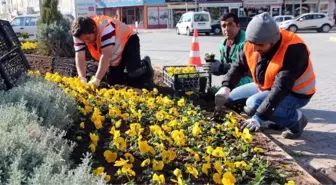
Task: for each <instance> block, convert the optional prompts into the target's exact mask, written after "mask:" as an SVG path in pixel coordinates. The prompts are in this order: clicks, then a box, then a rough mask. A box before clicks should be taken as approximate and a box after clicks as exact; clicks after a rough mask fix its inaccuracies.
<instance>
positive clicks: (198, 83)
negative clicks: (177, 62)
mask: <svg viewBox="0 0 336 185" xmlns="http://www.w3.org/2000/svg"><path fill="white" fill-rule="evenodd" d="M169 67H194V68H195V66H188V65H185V66H164V67H163V82H164V83H165V84H166V85H167V86H168V87H170V88H172V89H174V90H175V91H184V92H187V91H195V92H205V90H206V89H209V88H210V87H211V75H210V74H209V73H207V72H199V71H196V72H194V73H183V74H173V75H172V76H169V75H168V72H167V68H169Z"/></svg>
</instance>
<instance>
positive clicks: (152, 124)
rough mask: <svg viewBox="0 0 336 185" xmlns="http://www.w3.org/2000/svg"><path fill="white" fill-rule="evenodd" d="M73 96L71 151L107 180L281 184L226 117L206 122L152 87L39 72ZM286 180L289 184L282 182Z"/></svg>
mask: <svg viewBox="0 0 336 185" xmlns="http://www.w3.org/2000/svg"><path fill="white" fill-rule="evenodd" d="M45 79H47V80H48V81H52V82H56V83H57V84H58V86H60V87H61V88H63V89H64V91H65V92H66V93H67V94H69V95H71V96H73V97H74V98H76V100H77V102H78V105H79V107H78V109H79V110H80V112H81V120H80V121H79V122H78V123H77V125H75V127H74V128H73V134H74V135H73V137H74V138H73V139H77V140H78V144H79V146H80V147H79V148H77V152H78V153H83V152H85V151H88V150H89V151H91V152H92V153H94V159H95V161H96V163H95V170H94V171H93V173H94V174H95V175H97V176H100V175H102V174H103V173H106V174H107V176H106V177H105V179H106V180H107V181H109V182H112V183H127V182H128V183H130V182H133V183H136V184H138V183H145V184H148V183H162V184H163V183H173V182H174V183H177V184H190V183H191V182H194V183H202V184H204V183H217V184H248V183H252V184H256V183H260V184H271V183H278V184H284V183H285V178H284V177H283V176H282V175H281V173H280V172H278V171H277V170H275V169H274V168H272V167H270V166H268V165H267V163H266V161H264V160H263V159H262V155H260V153H262V152H263V149H262V148H259V147H252V146H251V143H252V140H253V136H252V135H251V134H250V133H249V131H248V130H247V129H245V130H243V131H240V130H239V129H238V127H237V126H238V122H237V120H236V119H235V118H234V117H233V115H232V113H231V114H227V116H226V118H225V120H223V123H216V122H214V121H212V120H210V119H208V118H207V114H205V113H204V112H202V110H200V108H197V107H196V108H195V107H194V106H193V105H192V104H190V103H189V101H188V100H187V98H181V99H179V100H176V101H175V100H174V99H171V98H169V97H168V96H163V95H160V94H159V92H158V91H157V90H154V91H151V92H148V91H146V90H142V91H139V90H138V91H136V90H134V89H130V88H129V89H127V88H122V89H119V90H118V89H95V88H93V87H92V86H89V85H84V84H82V83H81V82H80V80H79V79H78V78H69V77H61V76H59V75H57V74H49V73H48V74H47V75H46V76H45ZM290 183H291V181H290Z"/></svg>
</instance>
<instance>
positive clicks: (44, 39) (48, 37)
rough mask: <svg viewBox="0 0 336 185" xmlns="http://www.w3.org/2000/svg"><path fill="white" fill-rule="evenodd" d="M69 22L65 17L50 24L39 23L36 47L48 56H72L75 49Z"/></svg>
mask: <svg viewBox="0 0 336 185" xmlns="http://www.w3.org/2000/svg"><path fill="white" fill-rule="evenodd" d="M70 30H71V26H70V22H69V21H68V20H65V19H61V20H60V21H56V22H53V23H50V24H44V23H40V24H39V25H38V30H37V40H38V42H39V45H38V49H39V51H40V53H42V54H44V55H48V56H50V55H51V56H57V57H73V56H74V53H75V50H74V47H73V39H72V36H71V31H70Z"/></svg>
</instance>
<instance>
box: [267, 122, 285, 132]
mask: <svg viewBox="0 0 336 185" xmlns="http://www.w3.org/2000/svg"><path fill="white" fill-rule="evenodd" d="M267 128H269V129H272V130H277V131H283V130H284V129H285V128H286V127H283V126H281V125H277V124H275V123H273V124H269V125H268V126H267Z"/></svg>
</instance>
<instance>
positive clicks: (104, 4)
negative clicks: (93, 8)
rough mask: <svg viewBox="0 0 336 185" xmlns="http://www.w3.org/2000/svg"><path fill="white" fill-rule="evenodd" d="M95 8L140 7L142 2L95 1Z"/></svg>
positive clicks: (128, 0) (126, 0) (135, 0)
mask: <svg viewBox="0 0 336 185" xmlns="http://www.w3.org/2000/svg"><path fill="white" fill-rule="evenodd" d="M96 4H97V8H111V7H125V6H140V5H143V4H144V0H96Z"/></svg>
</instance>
